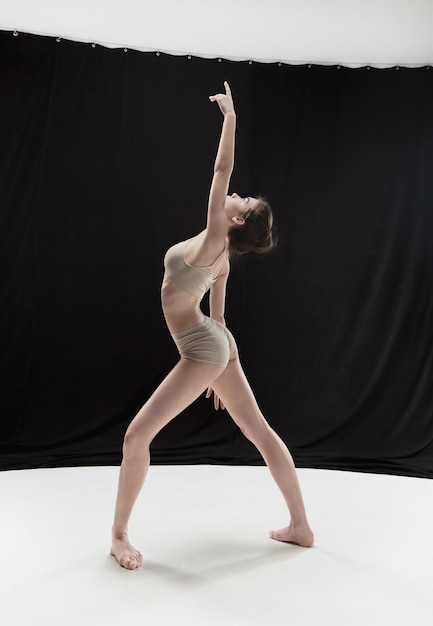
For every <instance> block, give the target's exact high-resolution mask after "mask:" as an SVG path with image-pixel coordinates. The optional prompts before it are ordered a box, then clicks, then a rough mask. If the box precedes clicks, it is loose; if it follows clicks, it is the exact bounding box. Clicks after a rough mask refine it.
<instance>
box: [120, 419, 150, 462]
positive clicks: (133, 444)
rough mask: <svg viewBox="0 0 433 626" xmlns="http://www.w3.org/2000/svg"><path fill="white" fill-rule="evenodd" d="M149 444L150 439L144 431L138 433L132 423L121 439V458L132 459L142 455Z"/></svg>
mask: <svg viewBox="0 0 433 626" xmlns="http://www.w3.org/2000/svg"><path fill="white" fill-rule="evenodd" d="M149 445H150V439H149V438H148V437H146V435H145V433H143V432H141V433H139V432H138V429H137V428H135V427H134V424H130V425H129V427H128V429H127V431H126V433H125V437H124V439H123V458H124V459H129V460H132V459H134V458H136V457H139V456H142V455H143V453H145V452H146V451H147V450H148V448H149Z"/></svg>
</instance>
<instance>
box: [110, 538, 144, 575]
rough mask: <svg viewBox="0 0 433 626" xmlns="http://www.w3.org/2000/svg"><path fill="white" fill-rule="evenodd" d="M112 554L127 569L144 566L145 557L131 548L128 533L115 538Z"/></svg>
mask: <svg viewBox="0 0 433 626" xmlns="http://www.w3.org/2000/svg"><path fill="white" fill-rule="evenodd" d="M110 554H111V556H114V558H115V559H116V561H117V562H118V563H119V565H121V566H122V567H124V568H125V569H138V568H139V567H141V566H142V564H143V555H142V554H141V552H139V551H138V550H136V549H135V548H134V547H133V546H131V544H130V543H129V540H128V535H127V534H126V533H122V534H120V535H118V536H117V537H113V543H112V546H111V551H110Z"/></svg>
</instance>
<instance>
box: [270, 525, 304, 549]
mask: <svg viewBox="0 0 433 626" xmlns="http://www.w3.org/2000/svg"><path fill="white" fill-rule="evenodd" d="M269 537H270V538H271V539H275V541H283V542H285V543H294V544H296V545H297V546H302V547H303V548H312V547H313V545H314V534H313V531H312V530H311V528H310V527H309V526H308V525H307V526H303V527H302V528H301V527H299V528H295V527H294V526H292V524H290V526H287V527H286V528H281V529H280V530H271V532H270V533H269Z"/></svg>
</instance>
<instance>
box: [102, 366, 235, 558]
mask: <svg viewBox="0 0 433 626" xmlns="http://www.w3.org/2000/svg"><path fill="white" fill-rule="evenodd" d="M223 369H224V368H222V367H216V366H213V365H205V364H203V363H197V362H195V361H190V360H187V359H181V360H180V361H179V363H178V364H177V365H176V366H175V367H174V368H173V369H172V371H171V372H170V373H169V374H168V376H167V377H166V378H165V379H164V380H163V382H162V383H161V384H160V386H159V387H158V388H157V390H156V391H155V392H154V394H153V395H152V396H151V397H150V398H149V400H148V401H147V402H146V403H145V405H144V406H143V407H142V408H141V409H140V411H139V412H138V413H137V415H136V416H135V418H134V419H133V420H132V422H131V423H130V425H129V427H128V429H127V431H126V434H125V439H124V444H123V460H122V465H121V468H120V475H119V486H118V492H117V500H116V509H115V514H114V522H113V528H112V533H113V543H112V548H111V554H112V555H113V556H114V557H115V558H116V559H117V561H118V562H119V564H120V565H122V567H126V568H127V569H136V568H137V567H140V565H141V563H142V561H143V557H142V555H141V554H140V552H139V551H138V550H136V549H135V548H133V546H132V545H131V544H130V543H129V540H128V521H129V518H130V515H131V512H132V509H133V506H134V503H135V501H136V499H137V496H138V494H139V492H140V490H141V487H142V485H143V482H144V480H145V478H146V474H147V470H148V467H149V462H150V454H149V446H150V443H151V441H152V440H153V439H154V437H155V436H156V435H157V433H158V432H159V431H160V430H161V429H162V428H163V427H164V426H165V425H166V424H168V422H170V421H171V420H172V419H173V418H174V417H176V415H179V413H180V412H181V411H183V410H184V409H185V408H186V407H187V406H188V405H190V404H191V403H192V402H193V401H194V400H195V399H196V398H198V396H199V395H200V394H201V393H203V391H205V389H207V387H208V386H209V385H210V384H211V383H212V382H213V381H214V380H215V378H217V377H218V376H219V375H220V374H221V373H222V371H223Z"/></svg>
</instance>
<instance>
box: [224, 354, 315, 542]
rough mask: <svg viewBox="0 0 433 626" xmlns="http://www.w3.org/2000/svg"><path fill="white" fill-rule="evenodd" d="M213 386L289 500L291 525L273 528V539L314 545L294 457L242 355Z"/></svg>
mask: <svg viewBox="0 0 433 626" xmlns="http://www.w3.org/2000/svg"><path fill="white" fill-rule="evenodd" d="M212 389H213V390H214V391H215V393H216V394H217V395H218V397H219V398H220V399H221V400H222V402H223V404H224V406H225V408H226V409H227V410H228V412H229V413H230V415H231V417H232V419H233V420H234V421H235V422H236V424H237V425H238V426H239V428H240V429H241V430H242V432H243V434H244V435H245V436H246V437H247V438H248V439H249V440H250V441H251V442H252V443H253V444H254V445H255V446H256V448H257V449H258V450H259V452H260V454H261V455H262V457H263V458H264V460H265V462H266V465H267V466H268V468H269V470H270V472H271V474H272V476H273V478H274V480H275V482H276V483H277V485H278V487H279V488H280V491H281V493H282V494H283V497H284V499H285V501H286V504H287V507H288V509H289V512H290V518H291V521H290V524H289V526H287V527H285V528H282V529H281V530H277V531H271V533H270V536H271V538H272V539H276V540H277V541H285V542H289V543H296V544H298V545H301V546H304V547H311V546H312V545H313V543H314V535H313V531H312V530H311V528H310V526H309V524H308V521H307V516H306V513H305V507H304V502H303V498H302V493H301V488H300V486H299V481H298V477H297V474H296V469H295V465H294V463H293V459H292V456H291V454H290V452H289V451H288V449H287V447H286V445H285V444H284V443H283V441H282V440H281V439H280V437H278V435H277V434H276V433H275V431H274V430H272V428H271V427H270V426H269V424H268V423H267V422H266V420H265V418H264V417H263V414H262V412H261V411H260V409H259V407H258V405H257V402H256V399H255V397H254V395H253V392H252V390H251V387H250V385H249V383H248V381H247V379H246V377H245V374H244V372H243V369H242V367H241V364H240V362H239V359H238V358H235V359H233V360H232V361H230V362H229V364H228V365H227V367H226V369H225V370H224V372H223V373H222V374H221V375H220V376H219V377H218V378H217V379H216V380H215V381H214V382H213V383H212Z"/></svg>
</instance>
